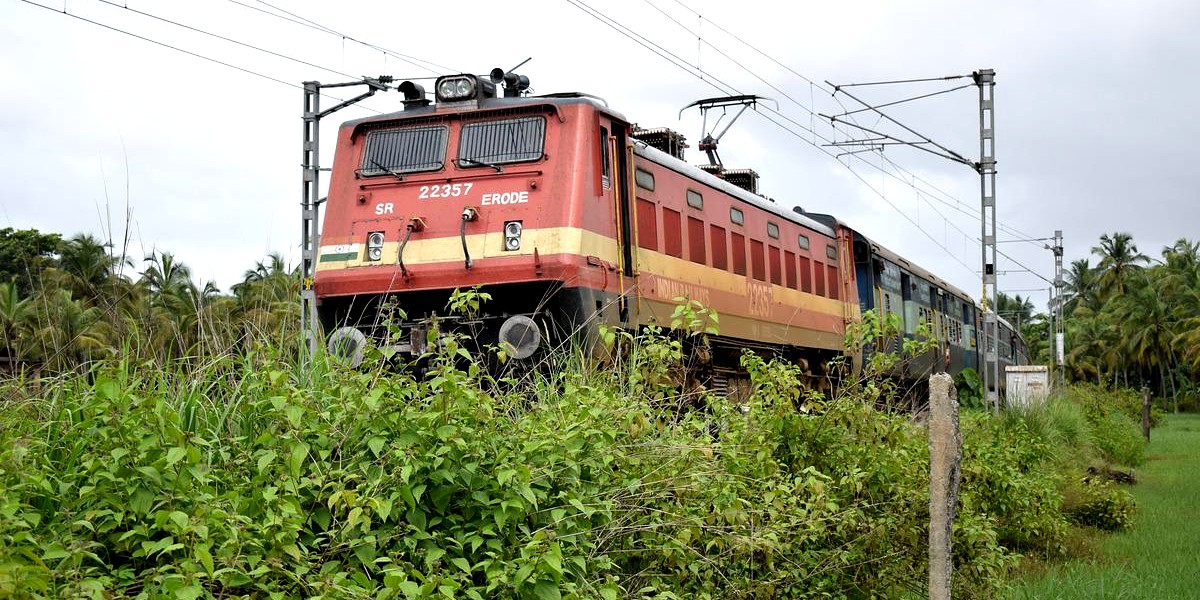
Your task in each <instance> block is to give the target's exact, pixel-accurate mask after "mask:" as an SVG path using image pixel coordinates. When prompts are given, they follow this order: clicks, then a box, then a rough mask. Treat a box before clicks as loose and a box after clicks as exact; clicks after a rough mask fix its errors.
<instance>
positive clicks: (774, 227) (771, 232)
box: [767, 221, 779, 240]
mask: <svg viewBox="0 0 1200 600" xmlns="http://www.w3.org/2000/svg"><path fill="white" fill-rule="evenodd" d="M767 237H769V238H771V239H773V240H777V239H779V224H778V223H772V222H770V221H767Z"/></svg>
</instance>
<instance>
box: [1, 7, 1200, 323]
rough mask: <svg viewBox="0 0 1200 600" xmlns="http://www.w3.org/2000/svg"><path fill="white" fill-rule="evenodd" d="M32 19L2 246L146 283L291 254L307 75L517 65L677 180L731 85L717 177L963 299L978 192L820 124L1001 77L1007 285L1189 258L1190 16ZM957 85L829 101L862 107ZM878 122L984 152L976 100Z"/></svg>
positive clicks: (437, 11) (940, 170) (223, 12)
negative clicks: (907, 263)
mask: <svg viewBox="0 0 1200 600" xmlns="http://www.w3.org/2000/svg"><path fill="white" fill-rule="evenodd" d="M31 1H32V0H31ZM39 1H43V2H44V6H49V7H50V9H47V8H43V7H41V6H39V5H36V4H31V3H30V2H26V1H24V0H0V56H2V57H3V60H0V81H2V82H3V83H2V84H0V140H2V142H0V180H2V181H3V186H2V187H0V227H14V228H18V229H24V228H36V229H39V230H42V231H53V232H60V233H63V234H64V235H66V236H70V235H73V234H76V233H80V232H87V233H93V234H95V235H97V236H99V237H102V238H108V237H109V235H110V232H111V235H112V237H113V238H115V239H117V240H121V239H123V237H124V235H125V229H126V223H128V227H129V238H130V239H131V246H130V249H129V253H130V255H131V256H133V257H135V258H136V259H138V263H139V268H140V266H141V265H140V258H141V257H142V256H144V255H145V254H147V253H148V252H150V251H151V250H152V249H155V248H157V249H162V250H167V251H170V252H172V253H174V254H175V255H176V256H177V257H178V258H179V259H181V260H182V261H184V262H185V263H186V264H188V265H189V266H190V267H191V268H192V270H193V273H194V275H195V276H196V278H197V279H199V280H203V281H209V280H215V281H216V283H217V284H218V285H219V286H220V287H221V288H222V289H226V290H227V289H228V287H229V286H230V285H231V284H233V283H236V282H237V281H239V280H240V279H241V275H242V273H243V272H244V271H245V270H247V269H249V268H251V267H253V266H254V263H255V262H256V261H258V260H261V259H262V258H263V257H264V256H266V254H267V253H269V252H271V251H279V252H282V253H284V255H285V256H287V257H289V258H290V259H291V260H292V261H293V262H295V261H296V260H298V256H299V252H298V248H299V241H300V240H299V233H300V214H299V201H300V189H301V186H300V174H301V171H300V139H301V138H300V136H301V127H300V123H301V121H300V117H301V109H302V104H301V100H302V94H301V90H300V89H299V87H298V85H299V83H300V82H302V81H305V80H320V81H322V82H327V83H333V82H341V81H348V80H353V79H356V78H358V77H361V76H365V75H370V76H374V75H381V74H388V75H393V76H395V77H397V79H398V80H402V79H405V78H425V77H433V76H436V75H439V74H446V73H454V72H474V73H486V72H487V71H488V70H490V69H491V68H493V67H502V68H505V69H507V68H510V67H512V66H514V65H516V64H518V63H520V62H521V61H524V60H525V59H526V58H532V60H530V61H529V62H528V63H527V64H526V65H524V66H523V67H522V68H521V69H520V72H522V73H523V74H525V75H528V76H529V77H530V79H531V80H532V83H533V88H534V91H535V93H550V92H560V91H585V92H590V93H593V94H596V95H598V96H601V97H603V98H605V99H606V100H607V101H608V102H609V104H610V105H611V106H612V107H613V108H614V109H615V110H617V111H619V112H621V113H623V114H624V115H625V116H626V117H628V118H629V119H631V120H632V121H635V122H637V123H638V124H640V125H642V126H646V127H658V126H666V127H672V128H675V129H677V130H679V131H680V132H682V133H683V134H684V135H686V136H687V137H688V140H689V142H690V143H691V144H692V146H693V147H692V149H691V151H690V153H689V155H688V160H689V162H692V163H701V162H706V161H705V160H704V159H703V158H702V154H701V153H700V152H698V151H697V150H696V149H695V142H696V140H698V139H699V138H700V137H701V133H702V132H701V122H700V120H699V115H698V113H695V111H692V112H690V113H685V115H684V117H683V118H682V119H679V118H678V113H679V109H680V108H682V107H683V106H685V105H687V104H689V103H690V102H692V101H694V100H697V99H700V98H706V97H712V96H719V95H724V94H727V93H744V94H759V95H762V96H767V97H771V98H773V99H775V100H776V101H777V102H778V113H772V112H771V111H768V110H760V111H759V112H758V113H756V114H755V113H747V114H746V115H744V116H743V117H742V118H741V120H739V121H738V122H737V123H736V124H735V125H734V126H733V127H732V129H731V130H730V132H729V133H728V134H727V135H726V136H725V137H724V138H723V139H722V141H721V157H722V159H723V160H724V162H725V164H726V166H727V167H748V168H753V169H755V170H756V171H758V172H759V173H760V175H761V176H762V179H761V182H760V191H761V192H762V193H764V194H766V195H768V196H770V197H772V198H774V199H776V201H778V202H779V203H780V204H782V205H784V206H787V207H791V206H795V205H800V206H803V207H804V208H805V209H806V210H809V211H815V212H826V213H831V214H834V215H836V216H837V217H839V218H840V219H842V220H843V221H845V222H847V223H849V224H850V225H852V226H854V227H856V228H857V229H859V230H860V231H862V232H863V233H865V234H866V235H868V236H869V237H872V238H874V239H875V240H877V241H878V242H879V243H881V244H883V245H884V246H886V247H888V248H890V249H892V250H894V251H895V252H898V253H900V254H901V255H904V256H906V257H908V258H910V259H912V260H914V261H916V262H918V263H920V264H922V265H925V266H926V267H927V268H929V269H930V270H932V271H934V272H935V273H938V274H940V275H942V276H944V277H945V278H946V279H948V280H949V281H951V282H952V283H954V284H955V285H957V286H959V287H961V288H962V289H964V290H966V291H968V292H969V293H971V294H972V295H975V296H978V294H979V290H980V284H979V276H978V274H977V272H978V270H979V264H980V250H979V243H978V237H979V232H980V224H979V220H978V212H979V178H978V175H977V174H976V173H975V172H974V171H973V170H972V169H970V168H969V167H967V166H964V165H961V164H957V163H954V162H950V161H947V160H943V159H940V158H936V157H932V156H930V155H928V154H926V153H924V152H921V151H919V150H915V149H913V148H908V147H900V146H888V147H886V149H884V150H883V151H882V152H877V151H868V152H863V153H859V154H854V155H848V156H841V157H838V156H837V155H838V154H840V153H842V152H845V151H847V150H848V148H838V147H833V146H828V145H827V144H828V143H829V142H831V141H845V140H847V139H849V137H850V136H852V135H862V134H861V132H855V131H853V130H852V129H850V128H840V130H838V131H834V130H832V129H831V128H830V125H829V123H828V121H827V120H823V119H821V118H819V117H816V116H814V115H813V113H814V112H815V113H821V114H831V113H838V112H843V111H846V110H854V109H857V108H861V105H859V104H857V103H856V102H855V101H854V100H853V99H851V98H849V97H847V96H845V95H842V94H838V95H836V96H835V95H834V94H832V93H831V90H830V88H829V87H828V86H827V85H826V84H825V81H827V80H828V81H830V82H833V83H836V84H846V83H861V82H871V81H884V80H902V79H915V78H928V77H941V76H949V75H969V74H970V73H972V72H973V71H976V70H979V69H994V70H995V71H996V88H995V98H996V115H995V119H996V158H997V161H998V171H999V175H998V177H997V184H996V196H997V204H998V209H997V214H998V222H999V225H1000V228H1001V232H1000V236H999V237H1000V239H1001V241H1002V243H1001V244H1000V250H1001V252H1003V253H1005V254H1007V255H1009V256H1010V257H1011V258H1006V257H1003V256H1002V257H1001V258H1000V261H999V270H1000V272H1001V277H1000V289H1001V291H1006V290H1007V291H1010V292H1013V293H1020V294H1021V295H1022V296H1027V297H1032V298H1033V299H1034V300H1035V303H1036V304H1037V305H1038V306H1039V308H1040V307H1042V306H1044V304H1045V301H1046V299H1047V293H1046V291H1045V288H1046V287H1048V284H1047V282H1046V281H1043V280H1042V279H1040V278H1039V277H1038V275H1040V276H1041V277H1044V278H1045V279H1053V256H1052V254H1051V253H1050V252H1049V251H1048V250H1046V249H1044V248H1043V247H1042V245H1043V244H1044V243H1047V242H1041V241H1038V242H1034V243H1027V242H1019V241H1011V242H1010V241H1009V240H1017V239H1024V238H1048V237H1050V236H1051V235H1052V234H1053V231H1054V230H1055V229H1061V230H1063V232H1064V235H1065V246H1066V262H1067V263H1068V264H1069V262H1070V261H1071V260H1073V259H1077V258H1084V257H1088V256H1089V249H1090V248H1091V247H1092V246H1094V245H1096V244H1097V243H1098V238H1099V236H1100V235H1101V234H1103V233H1106V232H1116V231H1124V232H1129V233H1131V234H1132V235H1133V238H1134V241H1135V242H1136V244H1137V245H1138V248H1139V249H1140V250H1141V251H1142V252H1144V253H1146V254H1148V255H1150V256H1151V257H1155V258H1157V257H1159V256H1160V252H1161V250H1162V247H1163V246H1164V245H1169V244H1171V243H1173V242H1174V241H1175V240H1176V239H1178V238H1180V237H1187V238H1189V239H1192V240H1196V239H1200V203H1198V202H1197V201H1196V200H1197V198H1196V195H1197V192H1196V189H1197V187H1196V184H1195V178H1194V172H1195V171H1194V167H1193V163H1194V162H1195V155H1196V150H1195V140H1196V139H1198V138H1200V124H1198V123H1200V120H1198V119H1197V116H1196V109H1195V98H1196V95H1197V91H1198V89H1197V88H1198V87H1200V83H1198V81H1200V78H1197V67H1196V62H1197V59H1198V58H1200V37H1198V36H1196V35H1195V31H1196V30H1197V29H1198V26H1200V3H1196V2H1187V1H1183V0H1177V1H1167V0H1162V1H1156V0H1150V1H1144V2H1128V1H1123V2H1115V1H1112V2H1080V1H1071V2H1044V1H1039V2H1034V1H1024V0H1018V1H1011V2H963V1H961V0H959V1H956V2H925V1H905V2H896V1H887V0H861V1H842V2H827V3H810V2H794V3H786V4H785V3H780V2H768V1H758V0H742V1H740V2H736V3H730V2H728V1H709V0H703V1H701V0H636V1H635V0H607V1H604V2H600V1H599V0H570V1H568V0H544V1H538V2H497V1H495V0H491V1H473V0H458V1H455V2H452V3H445V2H423V3H414V2H366V1H354V0H344V1H341V2H315V1H285V0H272V2H271V3H270V4H268V3H264V2H260V1H257V0H192V1H190V2H149V1H142V0H130V1H129V2H127V3H126V2H116V3H115V4H113V3H107V2H102V1H99V0H59V1H57V2H53V3H50V2H45V0H39ZM589 6H590V7H591V8H592V10H593V13H589V12H588V11H587V10H585V8H587V7H589ZM783 6H787V7H788V8H786V9H784V8H781V7H783ZM64 10H65V13H66V14H64ZM284 10H286V11H288V12H289V13H291V14H290V15H289V14H285V13H284ZM139 13H141V14H139ZM81 19H87V20H88V21H92V22H87V21H84V20H81ZM168 20H169V21H173V22H175V23H176V24H171V23H169V22H167V21H168ZM110 28H112V29H110ZM189 28H192V29H189ZM621 28H627V29H621ZM114 29H119V30H123V31H124V32H128V33H121V32H118V31H115V30H114ZM618 29H621V30H622V31H625V33H622V32H621V31H618ZM197 30H199V31H197ZM202 32H207V33H202ZM130 34H134V35H136V36H140V37H141V38H146V39H139V38H138V37H134V36H133V35H130ZM209 34H214V35H219V36H222V37H224V38H228V39H229V40H234V41H235V42H240V43H241V44H246V45H251V46H255V47H258V48H261V49H262V50H267V51H270V52H271V53H275V54H274V55H273V54H269V53H266V52H262V51H259V50H254V49H251V48H249V47H247V46H245V45H239V44H238V43H234V42H231V41H225V40H221V39H218V38H216V37H213V35H209ZM626 34H628V35H626ZM638 36H642V38H641V42H640V43H639V41H635V38H638ZM147 40H153V41H147ZM155 42H157V43H155ZM159 44H167V45H170V46H174V47H176V48H179V49H182V50H186V51H188V52H191V53H194V54H197V55H202V56H205V57H208V58H211V59H214V60H218V61H221V62H224V63H227V65H232V66H225V65H219V64H216V63H214V62H210V61H209V60H205V59H203V58H198V57H196V56H193V55H189V54H185V53H183V52H180V51H178V50H173V49H169V48H167V47H164V46H163V45H159ZM663 55H667V56H668V57H670V59H669V60H668V58H664V57H663ZM284 57H287V58H284ZM301 61H302V62H301ZM303 63H309V64H303ZM673 63H675V64H673ZM680 65H682V66H680ZM234 67H237V68H234ZM238 68H240V69H244V70H245V71H242V70H238ZM246 71H252V72H253V73H248V72H246ZM425 83H426V87H427V89H431V87H432V86H431V85H429V82H425ZM970 83H971V81H970V79H969V78H968V79H958V80H949V81H945V82H935V83H926V84H910V85H893V86H872V87H861V88H849V89H848V90H847V91H849V92H850V93H852V94H854V95H855V96H858V97H860V98H861V99H863V100H865V101H867V102H871V103H875V104H882V103H885V102H891V101H895V100H900V99H903V98H908V97H913V96H918V95H922V94H928V93H931V92H935V91H938V90H946V89H950V88H953V87H956V86H959V85H964V84H970ZM350 94H351V91H350V90H335V91H332V92H331V95H332V96H337V97H339V98H345V97H348V96H349V95H350ZM399 100H400V97H399V94H397V93H395V92H390V93H387V94H381V95H378V96H377V97H375V98H372V99H370V100H369V101H368V102H365V103H363V104H362V105H361V106H359V107H353V108H348V109H345V110H343V111H341V112H339V113H336V114H335V115H333V116H331V117H329V118H327V119H326V120H325V123H324V127H323V128H322V134H323V135H324V136H325V139H326V141H327V143H326V144H325V145H324V146H323V147H322V151H323V155H322V158H323V160H322V166H326V167H327V166H329V164H330V162H331V160H332V150H333V145H332V142H333V139H334V137H333V136H334V132H335V131H336V126H337V124H338V123H340V122H342V121H344V120H349V119H354V118H360V117H363V116H367V115H369V114H374V113H375V112H390V111H393V110H397V109H398V108H399ZM336 102H337V100H334V99H331V98H325V99H323V103H324V105H325V106H326V107H327V106H331V105H332V104H334V103H336ZM769 106H771V107H772V108H773V107H774V105H769ZM883 110H884V111H885V112H887V113H888V114H889V115H890V116H893V117H895V118H896V119H897V120H899V121H901V122H902V123H904V124H905V125H907V126H908V127H910V128H912V129H914V130H915V131H917V132H919V133H920V134H922V135H924V136H927V137H929V138H930V139H932V140H934V141H936V142H938V143H939V144H941V145H943V146H945V147H947V148H949V149H952V150H954V151H956V152H958V153H960V154H962V155H964V156H966V157H968V158H970V159H972V160H977V159H978V155H979V141H978V128H979V122H978V91H977V89H976V88H975V87H974V86H970V87H968V88H967V89H963V90H959V91H956V92H953V93H948V94H943V95H939V96H936V97H933V98H929V99H926V100H920V101H916V102H912V103H907V104H903V105H898V106H894V107H889V108H885V109H883ZM714 116H715V115H714ZM856 118H857V123H858V124H860V125H862V126H864V127H870V128H872V129H882V130H885V131H886V132H888V133H892V134H897V133H900V130H899V129H897V128H896V127H895V126H893V125H889V124H888V123H887V122H885V121H881V120H880V117H879V116H878V115H872V114H869V113H860V114H859V115H857V116H856ZM710 119H711V117H710ZM710 128H711V123H710ZM907 137H908V138H909V139H911V138H912V136H911V135H907ZM126 214H128V215H129V218H128V219H126V217H125V215H126ZM1092 262H1093V264H1094V263H1095V259H1094V258H1093V259H1092ZM1026 267H1028V268H1029V269H1032V270H1033V271H1035V272H1036V273H1037V275H1034V274H1031V273H1027V272H1025V270H1026Z"/></svg>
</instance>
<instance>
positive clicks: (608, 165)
mask: <svg viewBox="0 0 1200 600" xmlns="http://www.w3.org/2000/svg"><path fill="white" fill-rule="evenodd" d="M600 185H602V186H604V189H606V190H607V189H608V188H610V187H612V157H611V156H609V154H608V128H607V127H601V128H600Z"/></svg>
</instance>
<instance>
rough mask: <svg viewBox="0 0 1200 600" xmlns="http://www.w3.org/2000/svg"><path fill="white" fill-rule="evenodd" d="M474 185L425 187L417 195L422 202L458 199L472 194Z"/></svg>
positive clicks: (460, 184)
mask: <svg viewBox="0 0 1200 600" xmlns="http://www.w3.org/2000/svg"><path fill="white" fill-rule="evenodd" d="M474 185H475V184H474V183H444V184H442V185H423V186H421V191H420V193H419V194H418V195H417V198H418V199H420V200H425V199H428V198H457V197H459V196H466V195H467V194H469V193H471V188H472V187H474Z"/></svg>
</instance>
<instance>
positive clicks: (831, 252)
mask: <svg viewBox="0 0 1200 600" xmlns="http://www.w3.org/2000/svg"><path fill="white" fill-rule="evenodd" d="M825 256H826V257H828V258H829V262H831V263H836V262H837V256H838V251H837V247H836V246H834V245H833V244H826V245H825Z"/></svg>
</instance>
